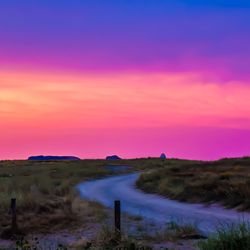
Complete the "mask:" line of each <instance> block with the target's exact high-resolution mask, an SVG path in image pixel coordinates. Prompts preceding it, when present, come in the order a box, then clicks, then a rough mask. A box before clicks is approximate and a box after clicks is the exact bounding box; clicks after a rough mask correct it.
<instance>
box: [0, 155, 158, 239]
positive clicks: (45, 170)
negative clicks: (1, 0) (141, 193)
mask: <svg viewBox="0 0 250 250" xmlns="http://www.w3.org/2000/svg"><path fill="white" fill-rule="evenodd" d="M110 164H117V165H119V164H121V165H130V166H133V168H132V169H131V170H128V171H135V170H145V169H149V168H151V167H153V166H155V167H162V162H161V161H160V160H159V159H138V160H127V161H126V160H121V161H115V162H114V161H111V162H108V161H105V160H81V161H0V235H2V234H3V232H5V231H6V230H7V229H8V228H9V226H10V216H9V207H10V199H11V198H12V197H15V198H16V199H17V208H18V211H17V212H18V222H19V225H20V227H21V228H22V230H23V231H24V232H27V233H29V232H41V233H47V232H51V231H55V230H57V229H63V228H71V227H77V226H78V225H81V226H83V225H84V222H85V220H86V219H88V220H89V219H90V218H92V219H93V220H99V219H101V218H102V217H104V214H103V211H102V210H103V209H102V208H101V206H100V205H98V204H95V203H91V204H90V203H89V202H86V201H82V200H81V199H79V197H78V195H77V194H76V191H75V185H76V184H78V183H79V182H82V181H85V180H89V179H93V178H100V177H103V176H105V175H113V174H116V173H114V172H112V171H110V170H108V169H107V168H105V166H107V165H110Z"/></svg>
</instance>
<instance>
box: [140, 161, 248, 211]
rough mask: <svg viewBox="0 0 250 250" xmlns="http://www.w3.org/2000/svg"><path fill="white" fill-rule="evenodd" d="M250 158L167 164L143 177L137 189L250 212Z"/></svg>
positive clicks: (144, 174)
mask: <svg viewBox="0 0 250 250" xmlns="http://www.w3.org/2000/svg"><path fill="white" fill-rule="evenodd" d="M249 168H250V158H246V157H245V158H238V159H237V158H236V159H223V160H219V161H215V162H188V161H187V162H177V163H176V164H172V163H171V162H170V163H168V162H166V165H165V167H162V168H161V169H157V170H155V171H150V172H146V173H143V174H142V175H141V176H140V178H139V180H138V181H137V186H138V187H139V188H141V189H143V190H144V191H146V192H154V193H159V194H161V195H165V196H167V197H169V198H172V199H178V200H180V201H188V202H205V203H211V202H220V203H221V204H223V205H224V206H227V207H237V208H238V209H239V210H248V211H249V210H250V171H249Z"/></svg>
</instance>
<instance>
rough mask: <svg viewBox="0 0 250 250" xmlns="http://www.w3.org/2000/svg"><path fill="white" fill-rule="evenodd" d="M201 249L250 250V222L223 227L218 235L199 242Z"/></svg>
mask: <svg viewBox="0 0 250 250" xmlns="http://www.w3.org/2000/svg"><path fill="white" fill-rule="evenodd" d="M198 246H199V249H201V250H249V249H250V224H249V223H246V222H243V223H240V224H232V225H229V226H226V227H222V228H220V229H219V230H218V232H217V234H216V235H213V236H211V237H209V238H208V239H207V240H205V241H202V242H200V243H199V244H198Z"/></svg>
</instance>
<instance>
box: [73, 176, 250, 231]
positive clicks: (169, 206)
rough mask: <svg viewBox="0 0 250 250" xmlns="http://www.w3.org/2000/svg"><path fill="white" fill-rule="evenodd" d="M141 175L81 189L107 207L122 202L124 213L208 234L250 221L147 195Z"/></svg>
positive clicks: (231, 212)
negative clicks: (193, 227) (223, 226)
mask: <svg viewBox="0 0 250 250" xmlns="http://www.w3.org/2000/svg"><path fill="white" fill-rule="evenodd" d="M138 176H139V174H138V173H135V174H127V175H121V176H114V177H107V178H104V179H98V180H93V181H88V182H84V183H81V184H79V185H78V186H77V189H78V190H79V192H80V195H81V197H82V198H84V199H87V200H94V201H98V202H99V203H101V204H103V205H104V206H107V207H113V202H114V200H117V199H118V200H121V204H122V211H123V212H127V213H129V214H131V215H140V216H143V217H144V218H148V219H150V220H153V221H155V223H160V224H163V223H167V222H170V221H173V220H174V221H178V222H180V223H194V224H195V225H196V226H197V227H198V228H199V230H200V231H201V232H202V233H204V234H209V233H211V232H214V231H215V229H216V228H217V227H218V226H220V225H221V224H231V223H237V222H239V221H242V220H244V221H250V214H249V213H242V212H237V211H235V210H229V209H224V208H223V207H221V206H218V205H212V206H204V205H202V204H190V203H183V202H179V201H175V200H170V199H167V198H164V197H161V196H159V195H154V194H146V193H144V192H142V191H140V190H138V189H136V188H135V182H136V180H137V178H138Z"/></svg>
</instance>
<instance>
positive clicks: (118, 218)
mask: <svg viewBox="0 0 250 250" xmlns="http://www.w3.org/2000/svg"><path fill="white" fill-rule="evenodd" d="M115 233H116V234H117V236H118V237H120V236H121V202H120V201H119V200H116V201H115Z"/></svg>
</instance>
